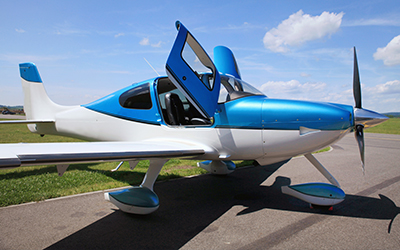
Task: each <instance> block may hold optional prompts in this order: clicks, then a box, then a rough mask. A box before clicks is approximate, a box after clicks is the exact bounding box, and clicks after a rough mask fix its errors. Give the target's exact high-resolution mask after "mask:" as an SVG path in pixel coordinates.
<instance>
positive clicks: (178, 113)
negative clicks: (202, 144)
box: [165, 92, 189, 125]
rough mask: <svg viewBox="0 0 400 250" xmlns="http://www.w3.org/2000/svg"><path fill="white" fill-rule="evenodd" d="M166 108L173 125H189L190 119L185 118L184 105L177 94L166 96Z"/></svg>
mask: <svg viewBox="0 0 400 250" xmlns="http://www.w3.org/2000/svg"><path fill="white" fill-rule="evenodd" d="M165 106H166V109H167V115H168V119H169V123H170V124H171V125H188V124H189V121H188V120H189V119H188V118H186V117H185V110H184V109H183V103H182V101H181V99H180V98H179V96H178V95H177V94H175V93H171V92H170V93H168V94H166V95H165Z"/></svg>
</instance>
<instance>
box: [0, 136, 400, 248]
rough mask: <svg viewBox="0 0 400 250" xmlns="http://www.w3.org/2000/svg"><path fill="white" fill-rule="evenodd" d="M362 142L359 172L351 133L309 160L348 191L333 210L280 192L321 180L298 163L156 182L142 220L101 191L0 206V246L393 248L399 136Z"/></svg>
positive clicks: (397, 240) (396, 243)
mask: <svg viewBox="0 0 400 250" xmlns="http://www.w3.org/2000/svg"><path fill="white" fill-rule="evenodd" d="M365 144H366V166H365V168H366V172H365V175H363V172H362V170H361V164H360V156H359V152H358V147H357V145H356V142H355V139H354V136H353V135H348V136H346V137H345V138H343V139H342V140H341V141H340V142H338V143H337V144H335V145H334V146H333V150H332V151H331V152H324V153H320V154H318V155H316V158H317V159H318V160H319V161H320V162H321V163H322V164H323V165H324V166H325V167H326V168H327V169H328V170H329V171H330V172H331V173H332V174H333V175H334V176H335V178H336V179H337V180H338V181H339V183H340V184H341V187H342V189H343V190H344V191H345V192H346V194H347V196H346V199H345V201H344V202H342V203H340V204H338V205H336V206H334V207H333V211H329V210H325V209H320V208H314V209H312V208H310V206H309V204H307V203H305V202H303V201H300V200H297V199H295V198H293V197H290V196H287V195H284V194H282V193H281V191H280V188H281V186H283V185H289V184H298V183H305V182H321V181H322V182H326V180H325V179H324V177H323V176H322V175H321V174H320V173H319V172H318V171H317V170H316V169H315V168H314V167H313V166H312V165H311V164H310V163H309V162H308V161H307V160H306V159H305V158H304V157H297V158H293V159H292V160H290V161H288V162H282V163H280V164H274V165H270V166H256V167H248V168H244V169H237V170H236V171H235V172H234V173H232V174H230V175H229V176H225V177H221V176H213V175H202V176H197V177H192V178H183V179H179V180H173V181H166V182H157V183H156V184H155V191H156V193H157V194H158V196H159V198H160V208H159V210H158V211H156V212H155V213H153V214H150V215H146V216H138V215H130V214H126V213H123V212H120V211H119V210H118V209H117V208H116V207H115V206H113V205H112V204H111V203H109V202H106V201H105V200H104V197H103V193H104V192H103V191H101V192H95V193H90V194H83V195H77V196H70V197H64V198H59V199H52V200H48V201H43V202H38V203H29V204H23V205H18V206H10V207H6V208H0V225H1V226H0V249H400V216H397V215H398V214H399V213H400V207H399V205H400V193H399V190H400V136H399V135H383V134H365ZM60 178H62V177H60ZM396 216H397V217H396Z"/></svg>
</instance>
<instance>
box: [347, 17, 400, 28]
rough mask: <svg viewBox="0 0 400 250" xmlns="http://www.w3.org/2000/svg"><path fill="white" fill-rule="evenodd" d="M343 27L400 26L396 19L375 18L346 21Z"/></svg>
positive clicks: (399, 21)
mask: <svg viewBox="0 0 400 250" xmlns="http://www.w3.org/2000/svg"><path fill="white" fill-rule="evenodd" d="M343 26H348V27H353V26H400V20H399V19H398V18H388V19H383V18H375V19H359V20H353V21H347V22H345V23H343Z"/></svg>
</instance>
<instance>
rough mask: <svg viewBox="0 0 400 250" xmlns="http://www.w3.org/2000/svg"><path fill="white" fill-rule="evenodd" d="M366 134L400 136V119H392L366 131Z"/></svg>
mask: <svg viewBox="0 0 400 250" xmlns="http://www.w3.org/2000/svg"><path fill="white" fill-rule="evenodd" d="M365 132H366V133H380V134H395V135H400V118H390V119H389V120H387V121H386V122H384V123H382V124H380V125H378V126H376V127H373V128H369V129H366V130H365Z"/></svg>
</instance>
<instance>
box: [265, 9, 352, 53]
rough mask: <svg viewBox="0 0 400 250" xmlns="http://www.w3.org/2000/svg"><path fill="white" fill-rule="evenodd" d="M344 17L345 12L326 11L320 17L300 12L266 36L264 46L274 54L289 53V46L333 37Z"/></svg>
mask: <svg viewBox="0 0 400 250" xmlns="http://www.w3.org/2000/svg"><path fill="white" fill-rule="evenodd" d="M343 15H344V13H343V12H340V13H339V14H336V13H329V12H326V11H325V12H323V13H322V14H321V15H320V16H311V15H308V14H304V13H303V11H302V10H299V11H298V12H297V13H295V14H292V15H291V16H289V18H288V19H286V20H284V21H282V23H280V24H279V25H278V27H277V28H273V29H271V30H269V31H268V32H267V33H266V34H265V36H264V39H263V42H264V46H265V47H266V48H267V49H270V50H272V51H274V52H287V51H288V50H289V49H288V46H298V45H301V44H303V43H305V42H307V41H312V40H316V39H320V38H322V37H324V36H326V35H332V34H333V33H335V32H337V31H338V30H339V27H340V25H341V23H342V17H343Z"/></svg>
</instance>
